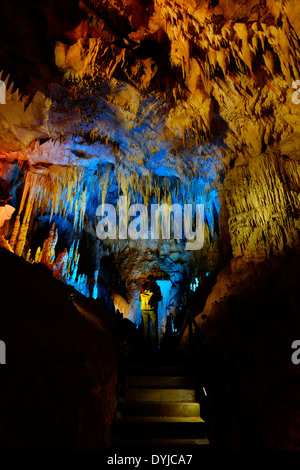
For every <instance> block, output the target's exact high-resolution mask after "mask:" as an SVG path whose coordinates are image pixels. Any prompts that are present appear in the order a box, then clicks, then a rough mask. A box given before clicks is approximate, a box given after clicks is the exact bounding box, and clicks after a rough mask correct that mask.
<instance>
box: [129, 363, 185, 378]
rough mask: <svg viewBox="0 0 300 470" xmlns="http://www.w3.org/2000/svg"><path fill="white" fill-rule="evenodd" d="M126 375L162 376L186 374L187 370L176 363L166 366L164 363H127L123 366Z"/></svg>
mask: <svg viewBox="0 0 300 470" xmlns="http://www.w3.org/2000/svg"><path fill="white" fill-rule="evenodd" d="M123 370H124V373H125V374H126V375H152V376H153V375H161V376H162V375H164V376H179V375H181V376H187V375H188V373H187V371H186V370H185V369H184V368H183V367H181V366H178V365H175V366H168V365H164V364H159V363H158V364H138V363H129V364H126V366H125V365H124V367H123Z"/></svg>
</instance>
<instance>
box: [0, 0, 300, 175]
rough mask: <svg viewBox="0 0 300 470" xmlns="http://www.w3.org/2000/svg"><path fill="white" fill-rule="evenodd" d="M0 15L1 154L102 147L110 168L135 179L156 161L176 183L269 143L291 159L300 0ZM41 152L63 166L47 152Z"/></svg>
mask: <svg viewBox="0 0 300 470" xmlns="http://www.w3.org/2000/svg"><path fill="white" fill-rule="evenodd" d="M13 7H15V8H13ZM2 8H3V11H2V15H1V16H2V21H3V26H2V28H1V37H0V67H1V68H2V70H3V72H2V79H5V78H6V75H7V74H8V77H7V79H6V85H7V105H6V106H1V108H0V119H1V120H0V150H1V152H2V154H7V153H12V152H21V153H22V152H24V156H25V157H26V155H27V154H26V149H28V148H29V147H30V146H31V147H30V148H32V147H34V146H37V145H38V146H41V145H43V143H44V142H45V139H51V141H52V142H53V143H55V142H56V141H59V142H60V144H61V145H64V146H66V150H65V151H64V152H60V153H61V154H64V155H65V156H66V155H68V156H69V159H70V161H73V160H76V162H77V163H78V161H79V160H81V161H84V160H88V159H93V157H95V155H99V147H103V153H104V154H106V155H107V158H108V159H109V160H114V161H115V160H116V159H117V160H118V161H117V163H120V164H122V162H123V164H124V165H125V164H126V162H127V164H131V165H133V166H134V167H136V168H137V167H138V168H139V170H140V171H143V168H144V170H145V171H148V170H149V169H150V170H151V169H153V168H155V167H156V166H157V161H161V162H162V167H161V168H160V172H161V173H163V172H164V171H165V173H166V174H167V175H172V174H173V175H174V176H179V177H180V176H182V173H186V172H187V171H188V170H189V162H191V161H192V162H194V160H197V165H198V166H199V169H200V170H201V171H202V174H203V175H204V174H205V175H206V176H207V178H208V180H209V177H210V172H213V170H214V169H216V166H217V167H218V165H219V164H220V157H221V158H223V160H222V165H223V166H224V167H225V169H226V165H230V164H232V160H233V161H235V160H237V159H239V160H241V161H242V160H243V159H244V158H248V157H255V156H256V155H259V154H261V153H262V152H263V150H264V148H266V146H270V145H275V146H276V145H277V146H278V145H279V146H280V145H281V146H283V147H284V150H285V151H286V152H288V151H291V152H292V151H293V148H291V147H293V145H292V143H291V138H290V137H291V134H292V133H294V134H295V135H297V133H299V132H300V120H299V112H300V111H299V108H297V107H296V106H295V105H293V103H292V100H291V96H292V93H293V89H292V83H293V81H295V80H296V79H298V78H299V72H298V64H299V55H300V52H299V40H298V34H299V31H300V19H299V10H300V6H299V4H298V3H297V2H296V1H288V2H285V1H284V2H281V1H274V0H273V1H256V0H253V1H250V2H249V1H248V2H245V1H228V0H226V1H219V2H208V1H198V2H197V1H185V2H180V1H175V0H173V1H170V0H168V1H164V0H156V1H140V0H136V1H113V2H112V1H107V2H106V1H102V2H99V1H90V2H82V1H80V2H79V3H78V2H75V1H73V2H72V1H70V0H69V1H67V0H64V1H55V0H54V1H51V2H49V1H44V2H39V3H38V4H36V5H32V6H31V7H30V8H29V7H27V6H26V5H25V4H24V3H22V2H16V1H14V2H10V3H9V4H8V3H7V4H6V5H4V6H3V7H2ZM295 140H296V139H295ZM104 148H105V150H104ZM108 149H110V150H108ZM36 151H38V149H36ZM27 153H28V151H27ZM42 153H45V152H42ZM47 155H48V157H47V158H49V160H50V161H51V159H54V161H59V160H60V158H63V157H62V156H60V155H59V152H57V151H55V152H51V151H49V148H48V150H47ZM199 155H202V157H201V158H200V159H199ZM203 156H204V157H203ZM26 158H27V157H26ZM44 158H45V156H44ZM199 160H201V161H199ZM205 160H209V161H210V162H214V164H216V166H215V165H213V166H214V168H213V169H212V168H211V165H210V164H208V163H207V161H205ZM83 164H85V163H83ZM164 168H165V170H164Z"/></svg>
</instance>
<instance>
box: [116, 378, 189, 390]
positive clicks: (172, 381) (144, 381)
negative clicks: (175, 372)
mask: <svg viewBox="0 0 300 470" xmlns="http://www.w3.org/2000/svg"><path fill="white" fill-rule="evenodd" d="M125 383H126V386H127V387H136V388H148V387H153V388H193V386H194V383H193V380H192V378H191V377H183V376H178V377H174V376H168V375H165V376H163V375H128V376H127V377H125Z"/></svg>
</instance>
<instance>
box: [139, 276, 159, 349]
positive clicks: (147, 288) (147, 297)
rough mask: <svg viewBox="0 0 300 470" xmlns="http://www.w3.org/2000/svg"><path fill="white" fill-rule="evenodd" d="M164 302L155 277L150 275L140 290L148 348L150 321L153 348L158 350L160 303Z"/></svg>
mask: <svg viewBox="0 0 300 470" xmlns="http://www.w3.org/2000/svg"><path fill="white" fill-rule="evenodd" d="M161 300H162V295H161V290H160V287H159V285H158V284H157V283H156V282H155V279H154V277H153V276H152V274H150V275H149V276H148V277H147V281H146V282H145V283H144V284H143V287H142V288H141V290H140V301H141V310H142V319H143V324H144V335H145V343H146V346H148V341H149V333H150V321H151V323H152V334H151V340H152V348H153V349H154V350H157V349H158V313H157V311H158V302H160V301H161Z"/></svg>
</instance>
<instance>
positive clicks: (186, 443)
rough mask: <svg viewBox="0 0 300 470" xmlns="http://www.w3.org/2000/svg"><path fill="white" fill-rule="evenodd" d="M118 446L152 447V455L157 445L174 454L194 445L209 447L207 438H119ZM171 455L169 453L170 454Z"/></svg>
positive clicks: (138, 448)
mask: <svg viewBox="0 0 300 470" xmlns="http://www.w3.org/2000/svg"><path fill="white" fill-rule="evenodd" d="M117 445H118V447H119V448H122V447H126V448H128V447H135V448H136V451H138V450H139V451H142V449H143V448H150V447H151V448H152V449H151V453H152V455H153V454H154V453H155V448H156V447H158V448H159V449H160V450H159V451H160V452H162V451H161V448H164V449H165V452H171V453H172V454H174V451H176V454H178V453H179V452H180V449H181V448H183V449H182V450H184V451H186V449H189V448H191V451H192V450H193V448H194V447H195V446H203V448H206V449H208V448H209V440H208V439H207V438H203V439H168V438H166V439H156V438H154V439H120V440H119V441H118V442H117ZM170 455H171V454H170Z"/></svg>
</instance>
